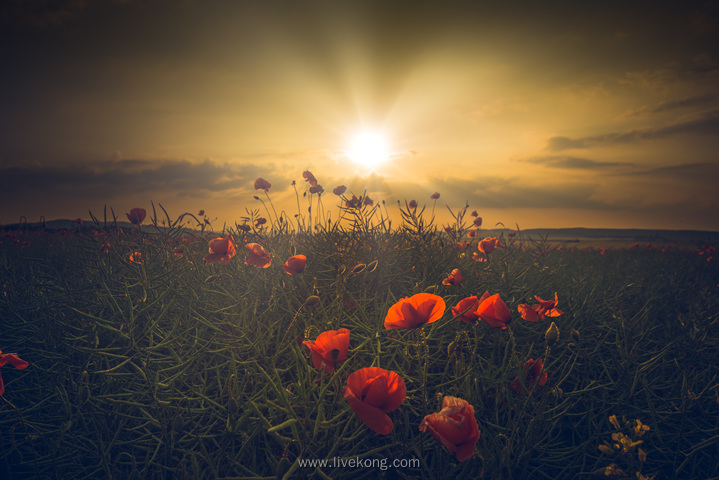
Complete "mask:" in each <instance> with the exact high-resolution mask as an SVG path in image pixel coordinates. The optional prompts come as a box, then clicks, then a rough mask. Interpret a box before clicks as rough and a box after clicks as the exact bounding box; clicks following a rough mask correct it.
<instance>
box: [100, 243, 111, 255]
mask: <svg viewBox="0 0 719 480" xmlns="http://www.w3.org/2000/svg"><path fill="white" fill-rule="evenodd" d="M100 253H110V244H109V243H103V244H102V245H100Z"/></svg>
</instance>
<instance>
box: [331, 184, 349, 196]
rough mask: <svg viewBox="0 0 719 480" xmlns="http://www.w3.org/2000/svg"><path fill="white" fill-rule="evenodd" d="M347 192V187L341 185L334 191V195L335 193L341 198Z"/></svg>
mask: <svg viewBox="0 0 719 480" xmlns="http://www.w3.org/2000/svg"><path fill="white" fill-rule="evenodd" d="M346 191H347V187H345V186H344V185H340V186H338V187H335V189H334V190H332V193H334V194H335V195H337V196H340V195H342V194H343V193H345V192H346Z"/></svg>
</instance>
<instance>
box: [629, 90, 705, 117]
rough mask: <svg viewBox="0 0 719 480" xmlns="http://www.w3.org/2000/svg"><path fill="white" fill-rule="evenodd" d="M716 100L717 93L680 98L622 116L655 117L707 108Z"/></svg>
mask: <svg viewBox="0 0 719 480" xmlns="http://www.w3.org/2000/svg"><path fill="white" fill-rule="evenodd" d="M717 99H719V94H718V93H707V94H705V95H697V96H693V97H687V98H682V99H680V100H673V101H670V102H661V103H659V104H657V105H651V106H649V105H645V106H643V107H641V108H638V109H636V110H633V111H630V112H627V113H626V114H625V115H624V116H625V117H630V116H648V115H655V114H658V113H666V112H672V111H675V110H682V109H685V108H694V107H708V106H711V105H713V104H714V103H716V100H717Z"/></svg>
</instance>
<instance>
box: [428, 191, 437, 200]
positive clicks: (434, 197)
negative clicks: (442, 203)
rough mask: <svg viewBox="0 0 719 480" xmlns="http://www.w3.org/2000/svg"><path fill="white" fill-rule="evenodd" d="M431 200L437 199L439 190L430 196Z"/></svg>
mask: <svg viewBox="0 0 719 480" xmlns="http://www.w3.org/2000/svg"><path fill="white" fill-rule="evenodd" d="M429 198H431V199H432V200H437V199H438V198H439V192H434V193H433V194H432V196H431V197H429Z"/></svg>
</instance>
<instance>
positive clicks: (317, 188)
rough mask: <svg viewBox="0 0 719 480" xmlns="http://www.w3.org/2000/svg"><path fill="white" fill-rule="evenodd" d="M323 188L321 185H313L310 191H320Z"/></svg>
mask: <svg viewBox="0 0 719 480" xmlns="http://www.w3.org/2000/svg"><path fill="white" fill-rule="evenodd" d="M324 191H325V189H324V188H322V185H313V186H311V187H310V193H322V192H324Z"/></svg>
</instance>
